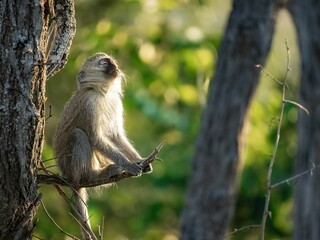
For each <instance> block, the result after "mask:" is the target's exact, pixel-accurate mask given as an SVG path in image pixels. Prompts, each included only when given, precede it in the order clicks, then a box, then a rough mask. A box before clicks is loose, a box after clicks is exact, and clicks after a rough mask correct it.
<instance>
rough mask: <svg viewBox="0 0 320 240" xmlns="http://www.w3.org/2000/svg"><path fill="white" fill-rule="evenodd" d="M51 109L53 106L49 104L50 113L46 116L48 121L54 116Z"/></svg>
mask: <svg viewBox="0 0 320 240" xmlns="http://www.w3.org/2000/svg"><path fill="white" fill-rule="evenodd" d="M51 110H52V106H51V105H49V115H48V117H46V121H47V120H48V119H49V118H51V117H52V112H51Z"/></svg>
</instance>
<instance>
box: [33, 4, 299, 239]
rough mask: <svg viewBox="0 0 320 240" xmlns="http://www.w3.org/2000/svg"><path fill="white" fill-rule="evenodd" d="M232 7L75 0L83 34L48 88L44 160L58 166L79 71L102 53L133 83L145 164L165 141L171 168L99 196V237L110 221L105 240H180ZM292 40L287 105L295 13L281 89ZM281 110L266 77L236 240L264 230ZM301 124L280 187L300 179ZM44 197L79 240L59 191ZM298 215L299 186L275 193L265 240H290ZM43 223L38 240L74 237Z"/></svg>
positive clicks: (128, 103)
mask: <svg viewBox="0 0 320 240" xmlns="http://www.w3.org/2000/svg"><path fill="white" fill-rule="evenodd" d="M231 4H232V3H231V1H225V0H211V1H210V0H176V1H172V0H120V1H117V0H109V1H106V0H92V1H85V0H77V1H76V19H77V33H76V36H75V38H74V41H73V44H72V48H71V52H70V55H69V58H68V59H69V60H68V64H67V65H66V67H65V68H64V69H63V70H62V71H60V72H59V73H58V74H57V75H55V76H54V77H53V78H52V79H50V80H49V81H48V83H47V97H48V100H47V114H49V106H51V113H52V117H50V118H49V119H48V120H47V123H46V144H45V149H44V152H43V159H44V160H46V159H50V158H52V157H53V153H52V148H51V144H52V135H53V132H54V129H55V126H56V125H57V121H58V119H59V115H60V112H61V110H62V108H63V106H64V104H65V103H66V101H67V100H68V98H69V97H70V96H71V94H72V92H73V91H75V89H76V81H75V78H76V74H77V71H78V69H79V68H80V66H81V64H82V62H83V60H84V59H85V58H87V57H88V56H90V55H92V54H94V53H96V52H106V53H108V54H110V55H112V56H114V57H115V58H116V59H117V60H118V63H119V64H120V66H121V68H122V70H123V71H124V72H125V74H126V75H127V80H128V81H127V84H126V85H125V97H124V107H125V126H126V129H127V133H128V137H129V138H130V139H131V140H132V142H134V145H135V146H136V148H137V149H138V150H139V151H140V153H141V154H142V155H143V156H147V155H148V154H149V153H151V151H152V150H153V148H154V147H155V146H157V144H158V143H160V142H161V141H162V140H164V139H165V140H166V145H165V147H164V148H163V150H162V151H161V153H160V157H161V158H162V159H164V162H155V163H154V164H153V166H154V171H153V173H152V174H151V175H144V176H142V177H141V178H137V179H128V180H124V181H121V182H119V183H118V184H117V185H116V186H114V187H111V188H109V189H105V190H104V191H103V192H102V193H101V194H97V193H95V191H94V190H93V191H92V193H91V197H90V201H89V212H90V215H91V224H92V226H93V229H94V231H95V232H97V231H98V226H99V225H100V226H101V225H102V222H103V219H104V236H105V239H115V240H124V239H130V240H131V239H132V240H134V239H137V240H138V239H143V240H149V239H156V240H157V239H163V240H176V239H178V238H179V218H180V215H181V212H182V209H183V199H184V194H185V191H186V186H187V182H188V177H189V175H190V171H191V164H190V163H191V159H192V155H193V153H194V143H195V139H196V136H197V131H198V129H199V124H200V119H201V112H202V110H203V107H204V106H205V99H206V94H207V87H208V84H209V81H210V79H211V77H212V75H214V69H215V65H216V62H217V60H218V57H219V56H218V49H219V45H220V42H221V40H222V37H223V31H224V28H225V25H226V23H227V20H228V16H229V13H230V10H231ZM285 38H288V42H289V47H290V51H291V60H290V66H291V69H292V71H291V72H290V73H289V80H288V81H289V86H290V90H289V91H288V98H289V99H292V100H295V96H297V88H298V86H297V85H298V83H297V82H298V81H297V80H298V76H299V56H298V52H297V48H296V39H295V30H294V28H293V25H292V22H291V19H290V17H289V16H288V14H287V13H286V12H280V15H279V17H278V23H277V28H276V33H275V38H274V42H273V46H272V51H271V54H270V56H269V58H268V63H267V66H266V67H265V69H266V70H268V71H269V72H270V73H271V74H272V75H274V76H275V77H277V78H278V79H279V80H283V77H284V74H285V70H286V57H287V56H286V48H285ZM221 54H223V51H222V52H221ZM257 64H259V63H257ZM230 97H232V96H230ZM280 104H281V86H279V85H278V84H277V83H276V82H275V81H273V80H272V79H271V78H270V77H267V76H265V75H264V74H262V75H261V81H260V84H259V87H258V89H257V92H256V94H255V98H254V101H253V102H252V105H251V109H250V115H249V118H248V121H249V123H248V127H247V131H246V132H247V133H245V134H247V144H246V149H245V152H244V156H243V161H242V163H241V169H240V170H241V171H242V172H243V173H242V174H241V177H239V184H238V189H239V190H238V195H237V201H236V211H235V215H234V219H233V221H232V224H231V226H230V231H232V229H233V228H240V227H243V226H246V225H250V224H259V223H260V221H261V216H262V212H263V205H264V192H265V182H266V174H267V169H268V164H269V160H270V155H271V153H272V148H273V145H274V142H275V134H276V128H277V116H278V114H279V111H280ZM296 121H297V110H296V109H295V107H293V106H287V107H286V109H285V116H284V125H283V132H282V137H281V140H280V145H279V152H278V155H277V156H278V157H277V159H276V164H275V167H274V174H273V182H277V181H280V180H283V179H285V178H287V177H289V176H291V175H292V165H293V161H294V157H295V154H296V131H295V125H296ZM226 134H227V133H226ZM54 165H55V162H54V161H52V160H51V161H47V162H46V166H53V167H52V168H50V170H52V171H57V170H56V169H55V167H54ZM65 190H66V191H68V189H65ZM39 191H40V192H41V193H42V194H43V201H44V203H45V205H46V207H47V209H48V211H49V212H50V214H51V215H52V217H53V218H54V219H55V221H56V222H57V223H58V224H59V225H60V226H61V227H62V228H63V229H64V230H66V231H68V232H70V233H72V234H74V235H76V236H78V237H80V236H81V234H79V233H80V231H79V226H78V224H77V223H76V222H75V220H74V219H73V218H72V217H71V216H70V209H69V207H68V205H67V204H66V203H65V202H64V200H63V199H62V198H61V197H60V196H59V194H58V193H57V192H56V191H55V189H54V188H53V187H52V186H41V188H40V189H39ZM292 206H293V200H292V186H288V185H284V186H281V187H279V188H277V189H275V190H274V191H273V192H272V195H271V204H270V209H271V211H272V220H269V221H268V225H267V239H290V233H291V231H292ZM37 219H38V222H37V228H36V232H35V234H36V235H37V236H39V237H43V238H45V239H65V238H66V236H65V235H63V234H62V233H60V232H59V230H58V229H57V228H55V227H54V225H53V224H52V223H51V221H50V220H49V218H48V217H47V216H46V214H45V213H44V211H43V209H42V207H39V211H38V215H37ZM257 236H258V235H257V231H256V230H250V231H243V232H240V233H237V234H236V235H235V236H233V238H234V239H257V238H258V237H257Z"/></svg>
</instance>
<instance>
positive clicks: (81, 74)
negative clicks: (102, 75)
mask: <svg viewBox="0 0 320 240" xmlns="http://www.w3.org/2000/svg"><path fill="white" fill-rule="evenodd" d="M84 75H85V73H84V71H80V72H79V73H78V76H77V81H78V84H79V85H81V83H82V81H83V79H84Z"/></svg>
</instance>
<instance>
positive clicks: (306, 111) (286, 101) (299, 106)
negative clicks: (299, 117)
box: [284, 99, 309, 115]
mask: <svg viewBox="0 0 320 240" xmlns="http://www.w3.org/2000/svg"><path fill="white" fill-rule="evenodd" d="M284 102H285V103H291V104H293V105H295V106H296V107H298V108H301V109H302V110H303V111H305V113H306V114H308V115H309V111H308V109H306V108H305V107H304V106H302V105H301V104H299V103H297V102H294V101H291V100H287V99H285V100H284Z"/></svg>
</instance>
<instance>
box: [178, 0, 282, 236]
mask: <svg viewBox="0 0 320 240" xmlns="http://www.w3.org/2000/svg"><path fill="white" fill-rule="evenodd" d="M277 12H278V6H277V4H276V1H272V0H261V1H250V0H235V1H234V3H233V10H232V13H231V15H230V19H229V23H228V26H227V29H226V32H225V36H224V38H223V41H222V45H221V48H220V52H219V53H220V54H219V60H218V65H217V69H216V73H215V77H214V79H213V81H212V83H211V85H210V92H209V99H208V103H207V108H206V109H205V112H204V116H203V119H202V124H201V130H200V132H199V136H198V140H197V145H196V152H195V156H194V158H193V172H192V176H191V178H190V183H189V187H188V192H187V196H186V202H185V208H184V213H183V217H182V226H181V239H183V240H188V239H192V240H196V239H199V240H203V239H212V240H214V239H221V238H222V237H223V235H224V234H225V231H226V228H227V226H228V223H229V220H230V218H231V216H232V213H233V208H234V196H235V179H236V176H237V167H238V163H239V156H240V152H239V149H240V147H241V146H240V145H241V131H242V127H243V123H244V119H245V116H246V114H247V110H248V106H249V104H250V100H251V98H252V95H253V93H254V90H255V88H256V85H257V82H258V79H259V73H260V71H259V69H257V68H256V67H255V65H256V64H264V62H265V59H266V57H267V54H268V52H269V49H270V45H271V41H272V35H273V31H274V24H275V17H276V15H277Z"/></svg>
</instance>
